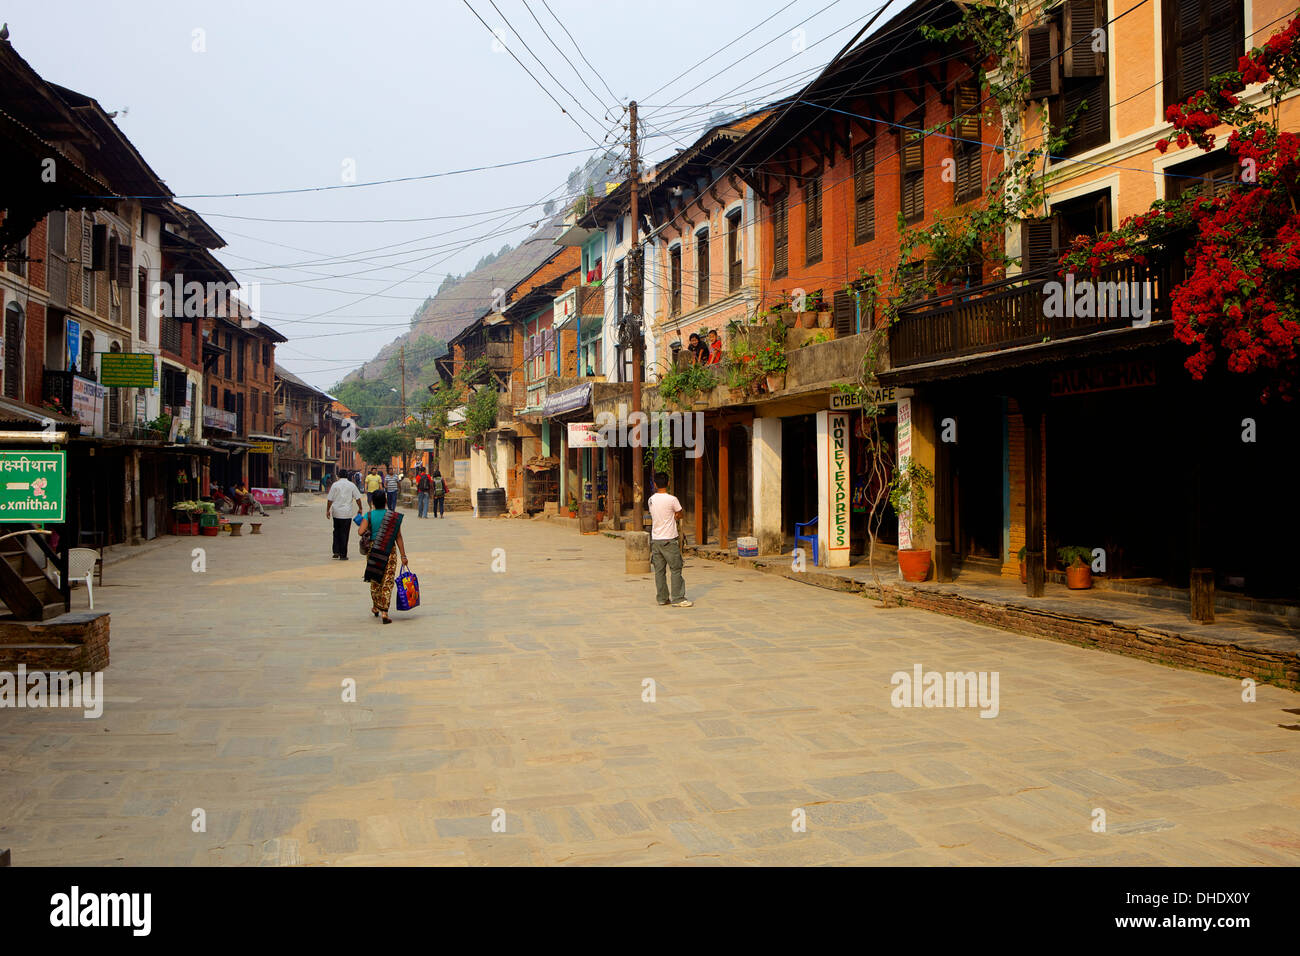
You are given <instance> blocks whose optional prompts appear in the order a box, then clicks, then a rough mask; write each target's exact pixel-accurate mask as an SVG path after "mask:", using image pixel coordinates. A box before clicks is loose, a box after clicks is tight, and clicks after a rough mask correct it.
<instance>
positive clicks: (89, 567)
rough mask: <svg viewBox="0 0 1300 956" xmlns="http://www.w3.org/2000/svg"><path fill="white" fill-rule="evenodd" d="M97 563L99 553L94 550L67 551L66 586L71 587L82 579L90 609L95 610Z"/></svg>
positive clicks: (72, 549) (75, 549)
mask: <svg viewBox="0 0 1300 956" xmlns="http://www.w3.org/2000/svg"><path fill="white" fill-rule="evenodd" d="M98 563H99V552H98V551H96V550H95V549H94V548H69V549H68V586H69V587H71V586H73V585H75V584H77V583H79V582H80V581H82V580H83V579H84V580H85V582H86V593H87V595H89V597H90V609H91V610H92V611H93V610H94V609H95V588H94V578H95V565H96V564H98Z"/></svg>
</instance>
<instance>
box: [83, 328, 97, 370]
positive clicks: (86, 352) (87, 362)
mask: <svg viewBox="0 0 1300 956" xmlns="http://www.w3.org/2000/svg"><path fill="white" fill-rule="evenodd" d="M80 371H81V375H82V376H83V377H85V378H89V379H94V378H97V377H98V376H96V375H95V334H94V333H93V332H85V333H82V336H81V370H80Z"/></svg>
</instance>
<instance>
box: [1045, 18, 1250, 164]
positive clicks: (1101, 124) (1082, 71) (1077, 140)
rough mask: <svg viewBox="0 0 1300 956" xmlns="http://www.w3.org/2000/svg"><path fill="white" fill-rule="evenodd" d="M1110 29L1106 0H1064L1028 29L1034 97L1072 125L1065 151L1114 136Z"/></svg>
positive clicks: (1060, 122) (1054, 119) (1056, 120)
mask: <svg viewBox="0 0 1300 956" xmlns="http://www.w3.org/2000/svg"><path fill="white" fill-rule="evenodd" d="M1105 29H1106V4H1105V0H1065V2H1064V3H1062V4H1061V5H1060V6H1059V7H1058V8H1057V9H1056V10H1055V11H1054V12H1053V13H1052V15H1051V19H1050V20H1049V21H1048V22H1047V23H1044V24H1041V25H1040V26H1036V27H1031V28H1030V29H1029V31H1028V34H1027V42H1026V55H1027V58H1028V63H1027V64H1026V69H1027V70H1028V72H1029V98H1030V99H1031V100H1041V99H1046V100H1047V101H1048V103H1047V106H1048V118H1049V120H1050V121H1051V123H1052V125H1053V126H1055V127H1057V128H1065V129H1067V130H1068V132H1067V134H1066V138H1065V146H1064V148H1063V150H1062V152H1063V154H1064V155H1066V156H1072V155H1074V154H1076V153H1079V152H1082V151H1083V150H1086V149H1092V148H1093V147H1095V146H1101V145H1103V144H1104V143H1107V142H1109V141H1110V86H1109V82H1108V80H1107V76H1106V72H1107V71H1106V44H1105V43H1104V42H1099V41H1101V40H1103V39H1104V36H1101V35H1098V31H1101V34H1103V35H1104V33H1105ZM1234 63H1235V61H1234Z"/></svg>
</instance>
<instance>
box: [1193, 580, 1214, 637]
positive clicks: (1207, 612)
mask: <svg viewBox="0 0 1300 956" xmlns="http://www.w3.org/2000/svg"><path fill="white" fill-rule="evenodd" d="M1191 592H1192V613H1191V617H1192V620H1193V621H1196V622H1197V623H1198V624H1213V623H1214V569H1213V568H1192V575H1191Z"/></svg>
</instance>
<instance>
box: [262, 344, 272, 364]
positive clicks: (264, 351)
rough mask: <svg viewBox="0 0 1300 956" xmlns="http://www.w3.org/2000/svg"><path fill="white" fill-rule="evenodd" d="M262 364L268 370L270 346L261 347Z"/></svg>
mask: <svg viewBox="0 0 1300 956" xmlns="http://www.w3.org/2000/svg"><path fill="white" fill-rule="evenodd" d="M262 364H263V365H265V366H266V367H267V368H268V369H269V368H270V367H271V346H269V345H263V346H262Z"/></svg>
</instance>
